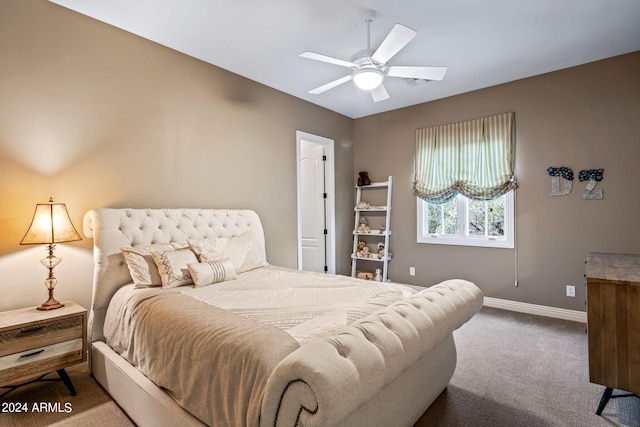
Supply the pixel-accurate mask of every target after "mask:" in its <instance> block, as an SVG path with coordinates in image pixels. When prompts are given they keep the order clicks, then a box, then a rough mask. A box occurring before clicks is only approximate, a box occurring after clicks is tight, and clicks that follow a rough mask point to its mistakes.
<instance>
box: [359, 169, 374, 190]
mask: <svg viewBox="0 0 640 427" xmlns="http://www.w3.org/2000/svg"><path fill="white" fill-rule="evenodd" d="M358 175H360V177H359V178H358V187H362V186H363V185H371V180H370V179H369V172H364V171H363V172H358Z"/></svg>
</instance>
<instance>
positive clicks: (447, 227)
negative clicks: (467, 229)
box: [442, 196, 460, 234]
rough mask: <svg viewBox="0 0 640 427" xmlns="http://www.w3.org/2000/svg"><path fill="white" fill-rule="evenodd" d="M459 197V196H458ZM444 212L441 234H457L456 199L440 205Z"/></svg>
mask: <svg viewBox="0 0 640 427" xmlns="http://www.w3.org/2000/svg"><path fill="white" fill-rule="evenodd" d="M458 197H460V196H458ZM442 210H443V212H444V215H443V217H444V229H443V231H442V233H443V234H458V203H457V197H456V198H455V199H453V200H450V201H448V202H447V203H445V204H443V205H442Z"/></svg>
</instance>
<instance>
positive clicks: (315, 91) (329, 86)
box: [309, 74, 353, 95]
mask: <svg viewBox="0 0 640 427" xmlns="http://www.w3.org/2000/svg"><path fill="white" fill-rule="evenodd" d="M352 78H353V77H351V74H349V75H348V76H344V77H342V78H339V79H338V80H334V81H332V82H329V83H327V84H324V85H322V86H319V87H317V88H315V89H311V90H310V91H309V93H310V94H312V95H318V94H320V93H322V92H326V91H328V90H329V89H333V88H334V87H336V86H340V85H341V84H343V83H346V82H348V81H349V80H351V79H352Z"/></svg>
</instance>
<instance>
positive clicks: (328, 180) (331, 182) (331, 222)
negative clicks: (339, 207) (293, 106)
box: [296, 130, 336, 274]
mask: <svg viewBox="0 0 640 427" xmlns="http://www.w3.org/2000/svg"><path fill="white" fill-rule="evenodd" d="M302 140H305V141H308V142H311V143H313V144H321V145H324V146H325V152H326V156H327V160H326V163H325V176H324V182H325V191H326V193H327V201H326V205H325V206H326V222H327V224H326V226H327V241H326V247H325V252H326V257H327V272H328V273H330V274H335V273H336V232H335V230H336V198H335V187H336V185H335V157H334V152H335V150H334V141H333V139H329V138H325V137H323V136H318V135H314V134H311V133H307V132H302V131H299V130H297V131H296V182H297V185H296V187H297V189H296V196H297V200H296V206H297V210H298V212H297V218H298V220H297V222H298V224H297V229H298V233H297V234H298V236H297V248H298V269H300V268H301V266H302V218H301V212H302V209H301V206H300V202H301V200H302V197H301V193H302V178H301V173H300V161H301V160H302V159H301V154H302V153H301V149H300V143H301V141H302Z"/></svg>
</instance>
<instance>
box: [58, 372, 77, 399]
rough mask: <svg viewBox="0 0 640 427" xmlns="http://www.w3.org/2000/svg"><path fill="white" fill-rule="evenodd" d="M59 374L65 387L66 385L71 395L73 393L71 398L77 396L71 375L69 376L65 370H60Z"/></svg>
mask: <svg viewBox="0 0 640 427" xmlns="http://www.w3.org/2000/svg"><path fill="white" fill-rule="evenodd" d="M57 372H58V375H60V378H61V379H62V382H63V383H64V385H66V386H67V388H68V389H69V393H71V396H75V395H76V389H75V388H74V387H73V383H72V382H71V378H69V374H67V371H65V370H64V369H59V370H58V371H57Z"/></svg>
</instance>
